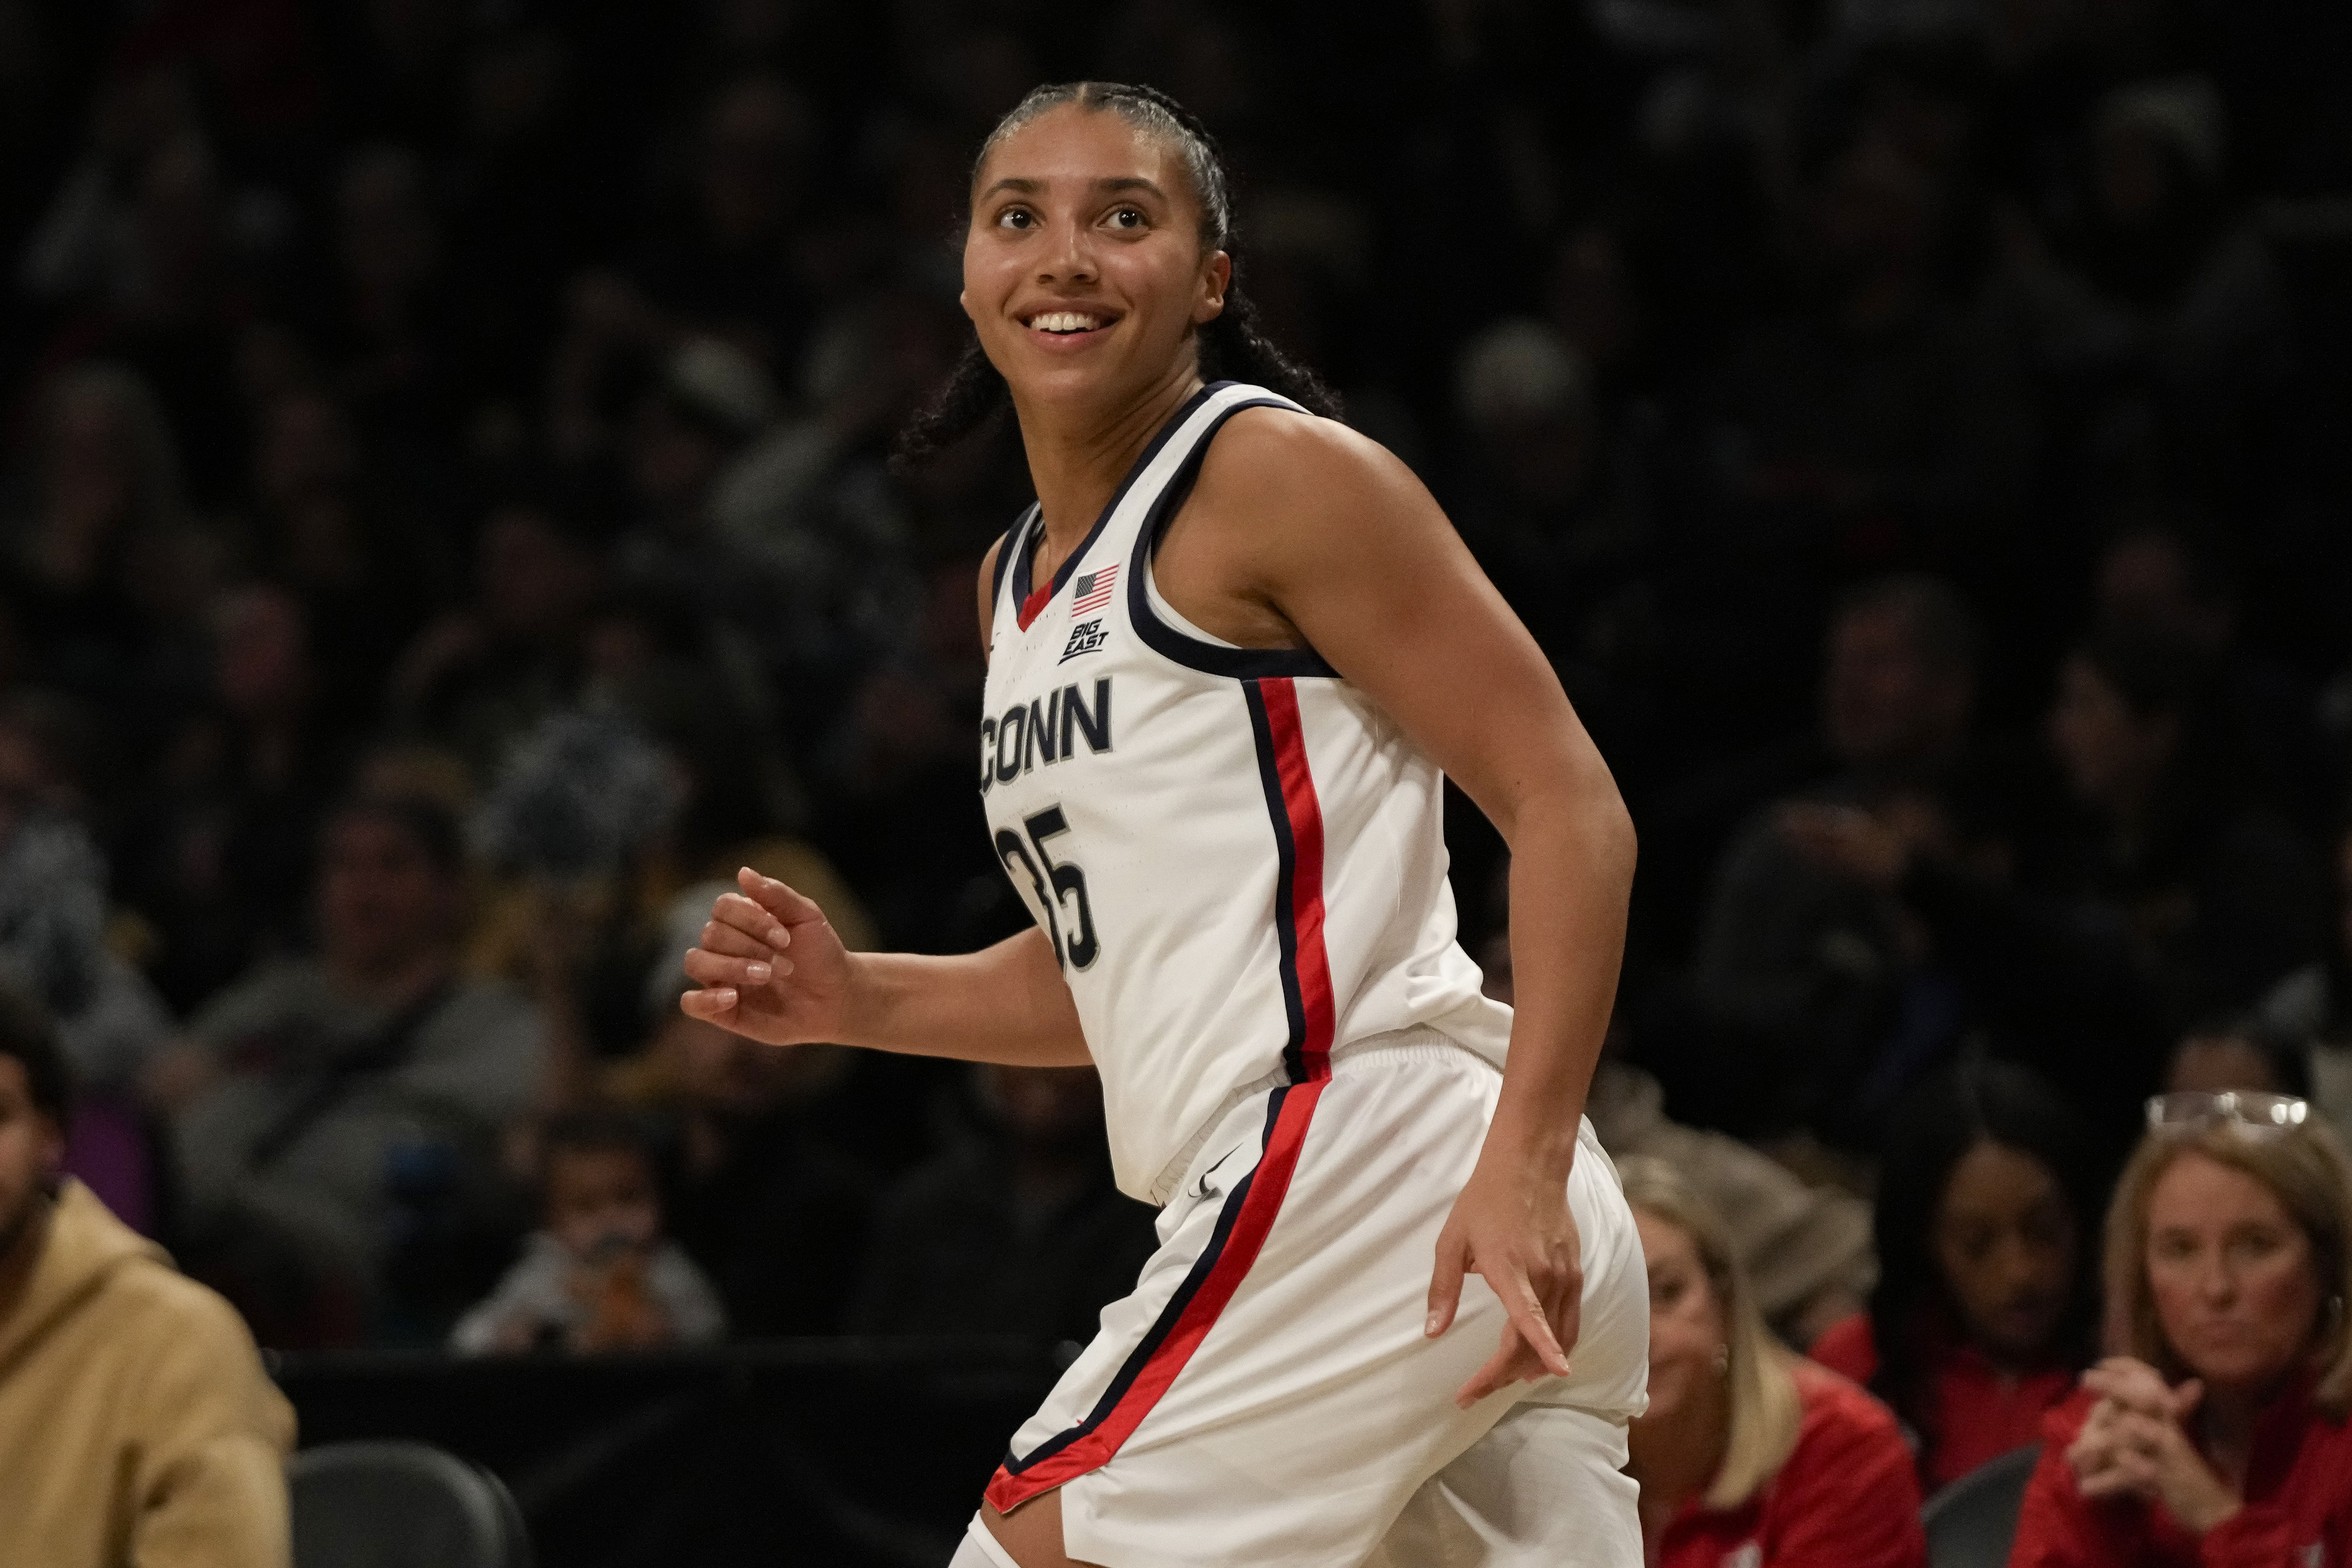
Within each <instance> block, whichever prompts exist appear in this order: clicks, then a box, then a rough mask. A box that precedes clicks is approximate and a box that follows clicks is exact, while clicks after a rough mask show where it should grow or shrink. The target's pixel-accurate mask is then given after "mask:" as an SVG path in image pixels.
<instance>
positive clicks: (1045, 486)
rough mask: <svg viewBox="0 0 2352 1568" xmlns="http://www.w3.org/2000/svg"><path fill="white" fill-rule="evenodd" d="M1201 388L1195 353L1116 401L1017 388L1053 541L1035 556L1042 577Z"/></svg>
mask: <svg viewBox="0 0 2352 1568" xmlns="http://www.w3.org/2000/svg"><path fill="white" fill-rule="evenodd" d="M1200 388H1201V375H1200V367H1199V365H1198V364H1197V363H1195V362H1193V361H1192V359H1191V358H1190V357H1189V356H1188V357H1187V358H1186V359H1184V360H1183V361H1181V363H1178V364H1176V365H1174V366H1171V369H1170V372H1169V374H1167V375H1165V376H1163V377H1161V378H1160V380H1158V381H1156V382H1154V383H1152V384H1150V386H1147V387H1145V388H1143V389H1142V390H1141V391H1139V392H1138V393H1135V394H1133V395H1129V396H1127V397H1123V398H1121V399H1119V400H1118V402H1117V403H1116V404H1110V405H1104V404H1097V405H1092V406H1083V405H1042V406H1041V405H1033V404H1028V403H1024V402H1023V401H1022V399H1021V398H1020V396H1019V395H1017V394H1016V395H1014V398H1013V406H1014V409H1015V411H1016V412H1017V413H1018V414H1019V416H1020V420H1021V444H1022V446H1023V447H1024V448H1025V449H1026V450H1027V452H1028V456H1029V478H1030V480H1031V482H1032V483H1034V485H1035V486H1036V488H1037V501H1038V504H1039V505H1040V506H1041V507H1043V508H1044V509H1045V544H1044V547H1043V548H1042V549H1040V550H1039V551H1038V552H1037V559H1036V562H1035V563H1034V570H1035V572H1036V574H1037V575H1038V577H1039V578H1040V579H1041V580H1042V579H1043V578H1045V577H1047V576H1050V575H1051V574H1053V573H1054V572H1055V570H1056V569H1058V568H1059V567H1060V565H1061V563H1063V562H1064V561H1065V560H1067V559H1068V558H1069V554H1070V552H1072V551H1074V550H1076V549H1077V547H1078V546H1079V545H1081V544H1083V543H1085V542H1086V538H1087V534H1088V533H1089V532H1090V531H1093V529H1094V525H1095V520H1096V519H1097V518H1098V517H1100V516H1101V515H1102V510H1103V508H1105V507H1107V506H1108V505H1109V504H1110V500H1111V498H1112V496H1114V495H1116V494H1117V493H1118V487H1119V484H1120V482H1121V481H1122V480H1124V479H1126V478H1127V475H1128V470H1129V469H1130V468H1133V467H1134V466H1135V460H1136V458H1139V457H1141V456H1142V455H1143V449H1144V448H1145V447H1149V446H1150V445H1151V438H1152V437H1154V436H1157V435H1158V434H1159V433H1160V426H1164V425H1166V424H1167V423H1168V421H1169V420H1170V419H1171V417H1173V416H1174V415H1175V413H1176V411H1177V410H1178V409H1179V408H1181V407H1182V406H1183V405H1184V403H1185V400H1186V399H1188V398H1190V397H1191V396H1192V395H1193V394H1194V393H1195V392H1198V391H1199V390H1200Z"/></svg>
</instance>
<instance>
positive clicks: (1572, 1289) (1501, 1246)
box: [1424, 1157, 1584, 1410]
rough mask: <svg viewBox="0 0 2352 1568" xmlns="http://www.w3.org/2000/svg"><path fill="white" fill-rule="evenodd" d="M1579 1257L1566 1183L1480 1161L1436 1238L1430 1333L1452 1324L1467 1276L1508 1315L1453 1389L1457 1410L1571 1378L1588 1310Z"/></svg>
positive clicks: (1580, 1250)
mask: <svg viewBox="0 0 2352 1568" xmlns="http://www.w3.org/2000/svg"><path fill="white" fill-rule="evenodd" d="M1582 1259H1583V1244H1582V1241H1581V1238H1580V1237H1578V1235H1577V1233H1576V1216H1575V1215H1571V1214H1570V1213H1569V1210H1568V1186H1567V1184H1566V1183H1565V1182H1560V1181H1549V1180H1545V1179H1543V1178H1542V1177H1540V1176H1539V1175H1538V1174H1537V1173H1534V1172H1532V1171H1530V1170H1528V1169H1526V1168H1525V1167H1524V1166H1517V1168H1514V1167H1511V1166H1505V1167H1492V1166H1489V1164H1488V1163H1487V1162H1486V1159H1485V1158H1483V1157H1482V1158H1481V1159H1480V1160H1479V1162H1478V1166H1477V1169H1475V1171H1473V1172H1472V1173H1471V1174H1470V1180H1469V1183H1468V1184H1466V1185H1465V1186H1464V1187H1463V1189H1462V1195H1461V1196H1460V1197H1458V1198H1456V1199H1454V1212H1453V1213H1452V1214H1451V1215H1447V1216H1446V1220H1445V1228H1444V1230H1442V1231H1440V1232H1438V1236H1437V1269H1436V1273H1435V1275H1434V1276H1433V1278H1432V1279H1431V1280H1430V1284H1429V1321H1428V1323H1427V1325H1426V1327H1425V1330H1424V1331H1425V1332H1426V1333H1427V1334H1428V1335H1429V1337H1430V1338H1432V1339H1435V1338H1436V1337H1437V1336H1438V1335H1440V1334H1442V1333H1444V1332H1445V1331H1446V1330H1447V1329H1448V1328H1450V1327H1452V1326H1453V1323H1454V1312H1455V1310H1456V1309H1457V1308H1458V1307H1459V1306H1460V1305H1461V1302H1462V1280H1463V1277H1464V1276H1465V1274H1476V1275H1479V1276H1481V1277H1483V1278H1484V1279H1486V1283H1487V1285H1488V1286H1489V1287H1490V1288H1491V1289H1493V1290H1494V1292H1495V1294H1496V1296H1497V1297H1499V1298H1501V1300H1502V1303H1503V1309H1504V1310H1505V1311H1507V1312H1508V1313H1509V1314H1510V1316H1509V1318H1508V1319H1507V1321H1505V1323H1504V1324H1503V1339H1502V1344H1501V1345H1500V1347H1498V1348H1497V1349H1496V1352H1495V1354H1494V1356H1493V1358H1492V1359H1490V1360H1489V1361H1488V1362H1487V1363H1486V1365H1485V1366H1482V1367H1480V1368H1479V1369H1478V1371H1477V1373H1475V1375H1474V1376H1472V1378H1471V1379H1470V1381H1469V1382H1467V1383H1465V1384H1463V1385H1462V1386H1461V1388H1460V1389H1459V1390H1457V1391H1456V1392H1455V1394H1454V1404H1456V1405H1460V1406H1461V1407H1462V1408H1464V1409H1465V1410H1467V1409H1468V1408H1469V1407H1470V1406H1471V1405H1475V1404H1476V1403H1477V1402H1478V1401H1479V1400H1481V1399H1484V1398H1486V1395H1488V1394H1492V1393H1494V1392H1495V1391H1496V1389H1498V1388H1506V1387H1508V1386H1509V1385H1510V1384H1514V1383H1533V1382H1534V1381H1536V1380H1537V1379H1538V1378H1540V1377H1547V1376H1549V1377H1565V1376H1567V1375H1568V1352H1570V1350H1572V1349H1574V1348H1575V1346H1576V1334H1577V1327H1578V1317H1579V1314H1580V1312H1581V1310H1582V1309H1583V1304H1584V1265H1583V1261H1582Z"/></svg>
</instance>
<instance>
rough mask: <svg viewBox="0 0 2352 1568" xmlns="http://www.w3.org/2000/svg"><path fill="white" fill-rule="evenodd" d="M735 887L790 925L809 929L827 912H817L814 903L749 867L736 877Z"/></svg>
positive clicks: (742, 869) (736, 874)
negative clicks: (809, 923) (805, 926)
mask: <svg viewBox="0 0 2352 1568" xmlns="http://www.w3.org/2000/svg"><path fill="white" fill-rule="evenodd" d="M735 885H736V886H737V887H739V888H740V889H743V891H744V892H745V893H746V894H748V895H750V896H751V899H752V900H755V901H756V902H758V903H759V904H761V906H763V907H764V908H765V909H766V910H768V912H769V913H771V914H772V915H774V916H775V917H776V918H777V919H778V920H780V921H783V922H784V923H786V924H787V925H806V924H807V923H808V922H809V921H821V920H823V919H824V910H821V909H819V908H817V906H816V901H815V900H813V899H809V898H804V897H803V896H802V895H801V894H799V893H797V892H795V891H793V889H791V888H790V887H788V886H786V885H785V884H784V883H782V882H779V881H777V880H776V879H774V878H773V877H762V876H761V875H760V873H759V872H757V871H754V870H753V869H751V867H749V866H746V867H744V868H741V869H740V870H739V871H737V872H736V873H735Z"/></svg>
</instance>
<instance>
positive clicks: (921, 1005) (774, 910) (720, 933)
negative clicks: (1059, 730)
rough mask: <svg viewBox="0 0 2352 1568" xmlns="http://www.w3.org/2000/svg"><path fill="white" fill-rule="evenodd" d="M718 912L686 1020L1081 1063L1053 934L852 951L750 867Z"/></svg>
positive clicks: (989, 613) (793, 1035)
mask: <svg viewBox="0 0 2352 1568" xmlns="http://www.w3.org/2000/svg"><path fill="white" fill-rule="evenodd" d="M1004 546H1005V541H1004V540H1002V539H1000V540H998V541H997V542H996V543H995V544H994V545H992V546H991V547H990V549H989V552H988V554H987V557H986V558H985V559H984V560H982V562H981V563H980V642H981V647H982V650H983V651H985V650H986V648H987V647H988V643H989V634H990V631H991V629H992V621H993V619H994V603H993V600H994V595H993V591H992V590H993V587H994V584H995V580H996V558H997V554H998V552H1001V551H1002V550H1003V548H1004ZM736 882H737V884H738V886H740V888H741V889H742V891H741V892H740V893H726V894H722V895H721V896H720V897H719V900H717V901H716V902H715V903H714V904H713V905H712V906H711V911H710V921H709V924H707V925H705V926H704V927H703V928H702V939H701V942H700V943H699V945H698V946H697V947H696V948H695V949H694V951H692V952H688V954H687V955H686V973H687V974H688V977H689V978H691V979H692V980H694V981H695V982H696V983H697V984H699V985H700V986H701V987H702V989H701V990H699V991H689V992H688V993H687V994H685V996H684V997H682V998H681V999H680V1000H679V1004H678V1005H680V1006H681V1007H683V1008H684V1009H685V1010H686V1012H687V1014H688V1016H691V1017H696V1018H700V1019H703V1020H705V1021H706V1022H709V1023H712V1024H717V1025H718V1026H719V1027H721V1028H724V1029H731V1030H733V1031H734V1032H735V1033H736V1034H739V1035H742V1036H744V1037H747V1038H750V1039H754V1040H761V1041H764V1042H766V1043H767V1044H769V1045H772V1046H792V1045H801V1044H803V1043H810V1042H824V1043H828V1044H833V1045H846V1046H864V1047H867V1048H869V1049H872V1050H881V1051H898V1052H901V1053H904V1054H907V1055H911V1056H926V1057H957V1058H962V1059H964V1060H966V1061H980V1062H1009V1063H1013V1064H1015V1065H1020V1066H1029V1067H1083V1066H1085V1065H1087V1063H1088V1062H1089V1061H1091V1060H1092V1058H1090V1057H1088V1056H1087V1041H1086V1036H1085V1034H1084V1033H1083V1032H1082V1031H1081V1030H1080V1028H1079V1027H1078V1010H1077V1006H1076V1004H1075V1003H1073V1002H1072V1001H1071V1000H1070V988H1069V986H1068V985H1067V984H1065V983H1064V981H1063V979H1062V966H1061V964H1060V963H1059V962H1058V961H1057V960H1056V959H1055V955H1054V944H1053V942H1052V941H1051V940H1050V939H1048V938H1047V937H1046V935H1045V932H1043V931H1039V930H1037V929H1036V928H1035V927H1034V926H1033V927H1031V928H1030V929H1029V930H1027V931H1023V932H1022V933H1021V934H1020V935H1019V936H1015V937H1008V938H1007V939H1005V940H1004V941H1003V942H998V943H997V944H996V945H995V946H994V947H991V948H986V949H983V950H982V951H981V952H972V953H964V954H961V955H959V956H956V957H952V958H938V957H931V956H928V955H925V954H920V953H911V952H849V951H848V950H847V949H846V948H845V947H843V946H842V944H841V939H840V938H839V937H838V936H836V935H835V934H834V930H833V925H832V922H831V921H827V920H826V919H825V918H824V910H821V909H819V908H817V906H816V905H815V903H814V902H813V901H812V900H808V899H804V898H803V897H802V896H801V895H800V894H799V893H797V892H795V891H793V889H791V888H788V887H786V886H785V885H784V884H783V883H782V882H779V881H777V880H775V879H773V878H772V877H762V876H761V875H760V874H759V873H758V872H756V871H753V870H752V869H751V868H749V867H746V868H743V869H742V870H741V871H739V872H738V873H736Z"/></svg>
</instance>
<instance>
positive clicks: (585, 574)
mask: <svg viewBox="0 0 2352 1568" xmlns="http://www.w3.org/2000/svg"><path fill="white" fill-rule="evenodd" d="M604 568H605V562H604V550H603V548H602V546H601V545H600V544H599V543H598V542H597V541H596V540H595V539H593V537H591V535H590V533H589V531H588V530H587V529H586V528H585V527H584V526H583V524H582V523H581V522H580V521H578V520H577V519H576V518H575V517H573V516H571V515H569V514H567V513H563V512H559V511H558V510H554V509H551V508H549V507H545V506H541V505H538V504H535V503H526V502H513V503H509V504H505V505H501V506H499V507H498V508H497V509H496V510H493V511H492V512H491V513H490V515H489V517H488V520H487V521H485V522H484V523H483V525H482V533H481V539H480V541H479V542H478V547H477V549H476V552H475V559H474V601H473V603H472V604H471V605H467V606H466V607H464V608H462V609H459V610H456V611H453V612H451V613H450V614H448V615H446V616H442V617H441V618H440V619H439V620H437V621H436V622H435V623H434V624H433V625H431V626H426V627H425V629H424V630H423V631H422V632H419V633H418V634H417V636H416V637H415V640H414V641H413V642H411V643H410V644H409V646H408V647H407V649H406V650H405V651H404V653H403V654H402V655H401V657H400V659H399V662H398V663H397V664H396V665H395V666H394V669H393V672H392V680H391V686H390V697H391V707H392V711H393V715H394V719H395V720H396V721H398V722H399V723H400V724H401V725H402V727H403V728H404V729H405V730H406V731H408V732H409V733H410V734H412V735H414V736H415V737H417V738H419V739H423V740H426V741H430V742H434V743H436V744H439V745H443V746H446V747H447V748H449V749H450V750H452V751H455V752H457V753H458V754H459V755H461V756H463V757H464V758H465V759H466V760H467V762H468V763H471V764H472V765H473V768H474V771H475V774H476V776H477V777H478V778H479V779H485V780H487V779H488V777H489V776H490V775H491V774H492V773H495V772H496V771H497V770H498V768H499V764H500V763H503V762H504V761H505V759H506V754H507V752H508V751H509V748H511V747H512V746H513V744H514V742H515V741H516V740H517V738H518V737H520V735H521V734H522V733H523V732H524V731H528V730H529V729H530V727H531V726H532V725H533V724H535V723H537V722H538V721H540V720H541V718H543V717H544V716H545V715H547V714H548V713H550V712H551V711H553V710H555V709H557V708H560V707H562V706H566V705H568V704H569V702H570V701H571V700H572V698H573V697H574V695H575V694H576V692H577V689H578V685H579V681H580V677H581V668H580V658H581V649H580V644H581V639H582V637H583V635H584V634H585V631H586V628H587V625H588V618H589V615H590V612H591V611H592V610H593V608H594V607H595V604H596V598H597V595H598V592H599V590H600V588H601V587H602V584H603V583H604Z"/></svg>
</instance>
